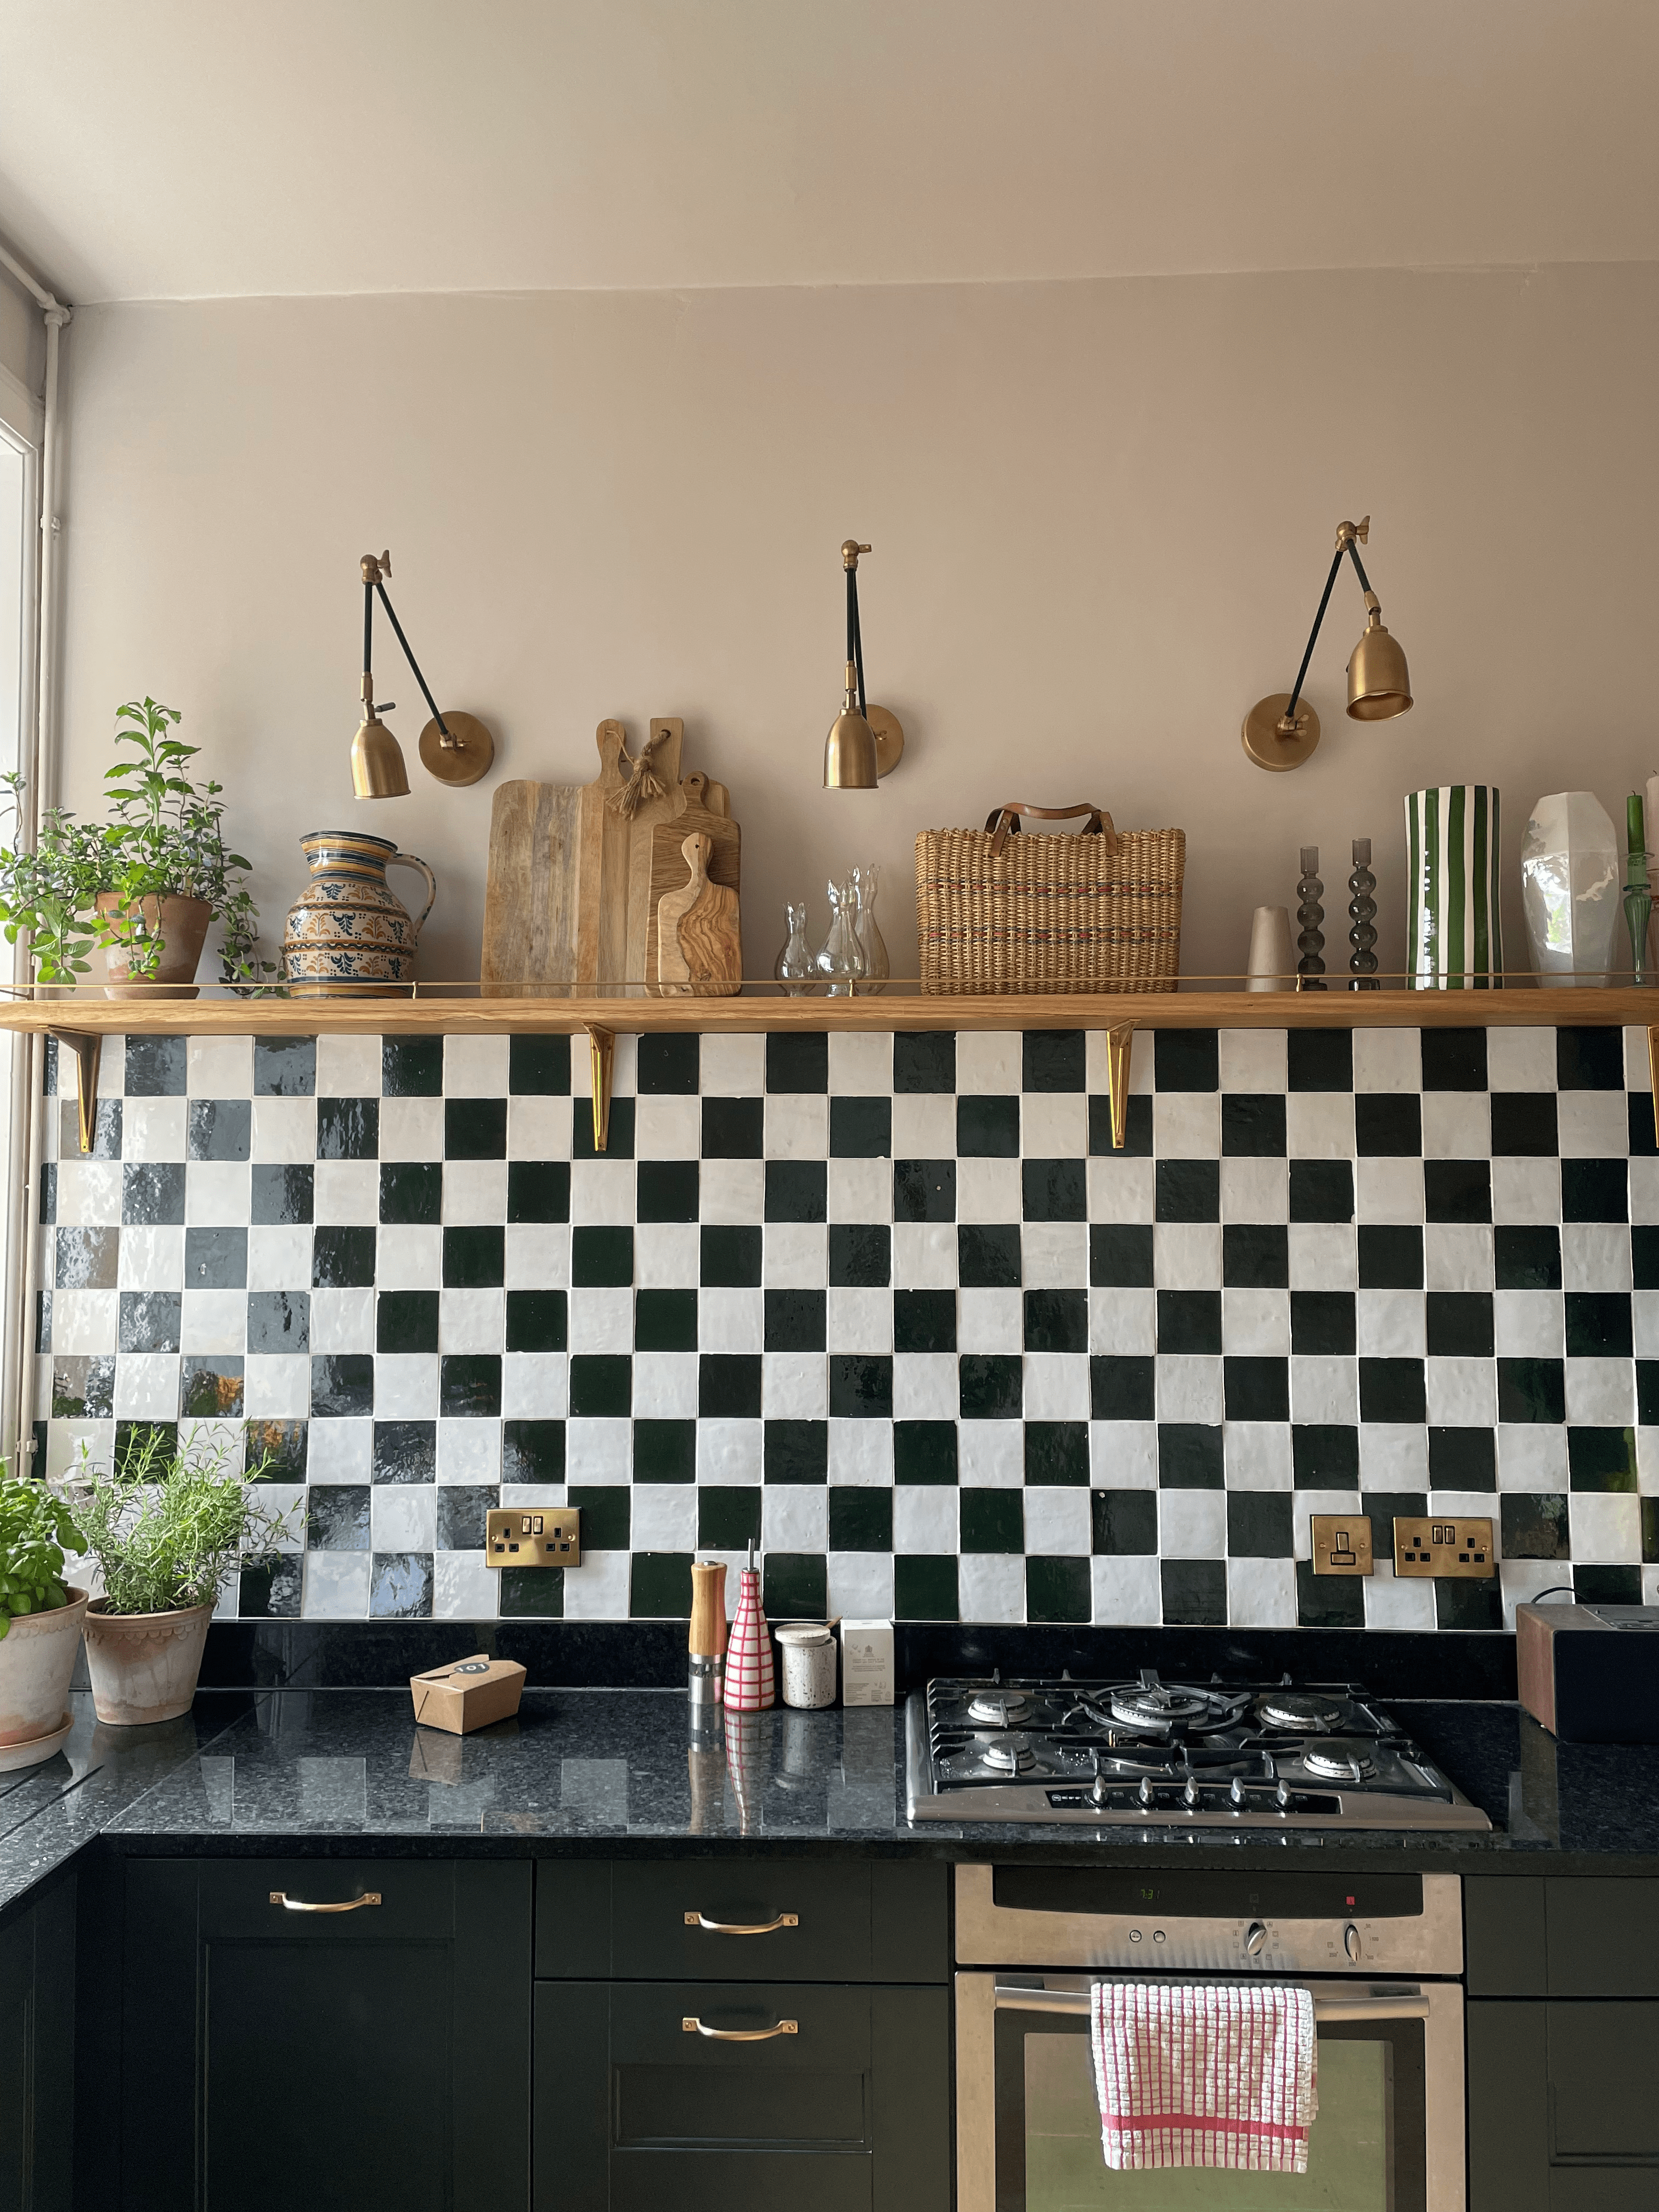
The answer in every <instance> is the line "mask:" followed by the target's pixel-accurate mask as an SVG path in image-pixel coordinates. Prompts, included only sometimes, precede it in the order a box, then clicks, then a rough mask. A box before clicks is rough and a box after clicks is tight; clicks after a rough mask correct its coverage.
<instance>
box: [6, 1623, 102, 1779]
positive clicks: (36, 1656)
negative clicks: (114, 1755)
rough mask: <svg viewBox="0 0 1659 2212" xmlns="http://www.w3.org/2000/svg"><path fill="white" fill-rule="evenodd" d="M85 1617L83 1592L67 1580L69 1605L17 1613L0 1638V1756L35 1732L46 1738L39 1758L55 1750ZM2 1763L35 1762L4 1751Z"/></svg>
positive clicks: (27, 1763)
mask: <svg viewBox="0 0 1659 2212" xmlns="http://www.w3.org/2000/svg"><path fill="white" fill-rule="evenodd" d="M86 1617H87V1594H86V1592H85V1590H82V1589H75V1588H74V1587H73V1585H71V1586H70V1601H69V1603H68V1604H67V1605H60V1606H58V1607H55V1608H54V1609H53V1610H52V1612H51V1613H21V1614H19V1615H18V1616H17V1617H16V1618H15V1620H13V1622H12V1624H11V1626H10V1627H9V1629H8V1630H7V1631H6V1633H5V1635H4V1636H3V1637H0V1756H3V1755H4V1754H7V1753H15V1751H16V1750H17V1748H18V1747H20V1746H25V1745H27V1744H29V1743H30V1742H32V1741H33V1740H34V1738H35V1737H37V1736H44V1737H46V1738H47V1739H48V1741H47V1742H46V1746H45V1747H44V1748H43V1749H42V1751H41V1753H40V1757H41V1758H42V1759H50V1758H51V1757H52V1753H53V1752H54V1751H55V1750H56V1749H57V1747H58V1741H57V1739H58V1730H59V1729H60V1727H61V1726H62V1723H63V1719H64V1713H65V1712H66V1711H67V1710H68V1706H69V1686H70V1675H71V1674H73V1673H74V1672H75V1655H76V1652H77V1651H78V1650H80V1648H81V1631H82V1627H83V1626H84V1625H85V1622H86ZM4 1763H5V1765H7V1766H8V1767H10V1766H14V1765H17V1766H27V1765H32V1764H33V1761H31V1760H29V1759H18V1758H16V1757H15V1756H8V1757H5V1760H4Z"/></svg>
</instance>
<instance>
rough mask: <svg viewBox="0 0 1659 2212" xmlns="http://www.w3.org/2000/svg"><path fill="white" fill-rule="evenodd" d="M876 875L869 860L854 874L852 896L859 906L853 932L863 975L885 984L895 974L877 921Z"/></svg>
mask: <svg viewBox="0 0 1659 2212" xmlns="http://www.w3.org/2000/svg"><path fill="white" fill-rule="evenodd" d="M877 873H878V872H877V870H876V867H875V866H874V864H873V863H872V862H871V861H869V860H866V862H865V863H864V865H863V866H862V867H858V868H854V871H853V896H854V901H855V902H856V911H855V915H854V928H855V931H856V933H857V936H858V941H859V950H860V952H861V953H862V954H863V955H864V972H865V974H866V975H867V976H869V977H870V979H871V980H872V981H880V980H884V979H885V978H886V977H887V976H888V975H890V973H891V972H892V971H891V969H890V966H889V963H888V958H887V945H886V940H885V939H884V938H883V936H882V933H881V930H880V928H879V927H878V923H877V921H876V889H877Z"/></svg>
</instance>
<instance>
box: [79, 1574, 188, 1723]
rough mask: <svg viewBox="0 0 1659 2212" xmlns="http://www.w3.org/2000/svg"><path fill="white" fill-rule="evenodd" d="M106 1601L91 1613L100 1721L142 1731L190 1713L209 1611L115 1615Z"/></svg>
mask: <svg viewBox="0 0 1659 2212" xmlns="http://www.w3.org/2000/svg"><path fill="white" fill-rule="evenodd" d="M108 1608H109V1600H108V1599H107V1598H102V1597H95V1598H94V1600H93V1601H92V1603H91V1605H90V1606H89V1607H88V1608H87V1622H86V1630H87V1671H88V1674H90V1675H91V1676H92V1702H93V1707H94V1711H96V1713H97V1715H98V1717H99V1719H100V1721H109V1722H112V1723H114V1724H115V1725H116V1726H118V1727H120V1728H140V1727H143V1725H144V1724H145V1723H149V1722H150V1721H171V1720H176V1719H177V1718H178V1717H179V1714H180V1713H187V1712H188V1711H190V1706H191V1699H193V1698H194V1697H195V1695H196V1677H197V1675H198V1674H200V1673H201V1671H202V1650H203V1647H204V1644H206V1642H207V1632H208V1623H209V1621H210V1620H212V1618H213V1607H211V1606H210V1605H191V1606H185V1607H181V1608H180V1610H179V1611H178V1612H177V1613H111V1612H110V1611H109V1609H108Z"/></svg>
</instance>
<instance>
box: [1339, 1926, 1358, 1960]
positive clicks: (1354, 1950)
mask: <svg viewBox="0 0 1659 2212" xmlns="http://www.w3.org/2000/svg"><path fill="white" fill-rule="evenodd" d="M1342 1948H1343V1949H1344V1950H1345V1951H1346V1953H1347V1954H1348V1956H1349V1957H1350V1958H1351V1959H1352V1960H1353V1962H1354V1964H1355V1966H1358V1964H1359V1951H1360V1943H1359V1930H1358V1929H1357V1928H1356V1927H1355V1926H1354V1924H1353V1923H1352V1920H1351V1921H1350V1922H1349V1923H1348V1924H1347V1926H1346V1928H1345V1929H1343V1930H1342Z"/></svg>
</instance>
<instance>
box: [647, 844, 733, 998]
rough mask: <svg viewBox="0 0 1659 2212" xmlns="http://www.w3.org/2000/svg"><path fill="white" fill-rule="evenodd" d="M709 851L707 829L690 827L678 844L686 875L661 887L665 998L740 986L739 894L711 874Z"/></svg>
mask: <svg viewBox="0 0 1659 2212" xmlns="http://www.w3.org/2000/svg"><path fill="white" fill-rule="evenodd" d="M683 826H684V817H683V816H682V817H681V818H680V820H679V821H678V822H676V823H674V824H673V830H674V832H675V834H678V831H679V830H680V829H681V828H682V827H683ZM660 834H661V833H660V831H659V835H660ZM713 856H714V840H713V838H712V837H710V836H709V835H708V832H707V831H706V830H696V829H693V830H690V831H689V832H688V833H687V834H686V836H684V838H683V839H682V840H681V844H680V859H681V861H682V863H683V864H684V868H685V871H686V881H685V882H684V884H682V885H681V886H680V887H679V888H678V890H670V891H665V892H664V893H663V896H662V898H661V900H660V901H659V903H658V906H657V909H656V914H655V916H654V922H655V927H656V932H657V962H658V974H659V987H660V989H661V992H662V994H663V996H664V997H665V998H668V997H672V996H676V995H678V994H687V995H690V994H697V995H700V996H703V997H719V998H724V997H726V996H727V995H728V994H730V993H732V992H734V991H736V990H738V988H739V987H741V984H742V981H743V945H742V941H741V939H740V938H739V935H738V895H737V893H736V891H734V890H730V889H729V888H727V887H726V885H724V884H716V883H714V882H713V881H711V880H710V878H709V874H708V866H709V862H710V860H712V858H713Z"/></svg>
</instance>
